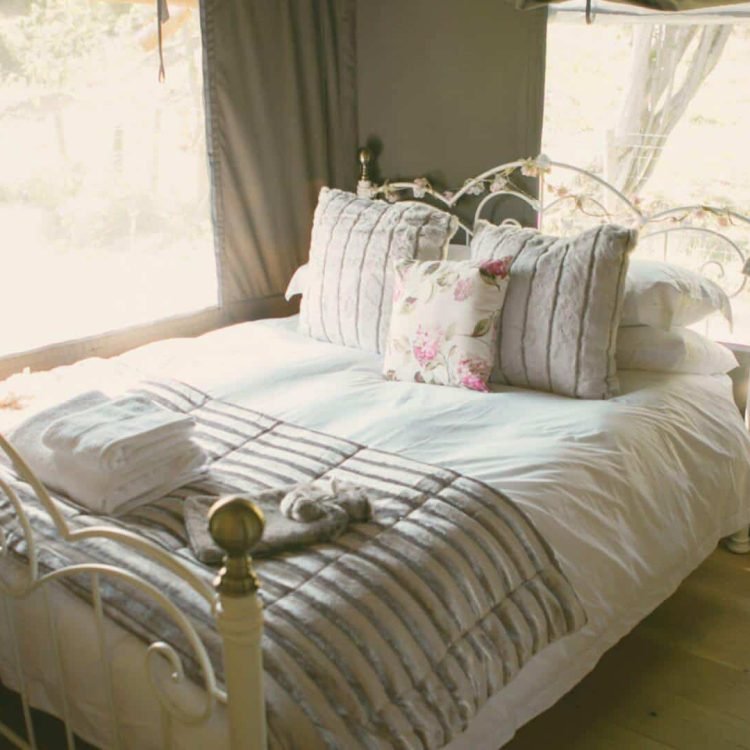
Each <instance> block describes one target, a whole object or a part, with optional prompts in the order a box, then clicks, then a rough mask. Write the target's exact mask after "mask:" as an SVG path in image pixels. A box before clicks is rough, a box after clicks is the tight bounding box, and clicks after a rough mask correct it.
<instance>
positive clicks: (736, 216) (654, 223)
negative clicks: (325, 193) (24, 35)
mask: <svg viewBox="0 0 750 750" xmlns="http://www.w3.org/2000/svg"><path fill="white" fill-rule="evenodd" d="M362 163H363V180H362V181H360V188H359V192H360V194H365V193H367V194H369V195H371V196H372V197H376V196H382V197H384V198H386V199H387V200H390V201H395V200H401V199H403V198H410V197H411V198H414V199H417V200H422V199H424V198H426V197H430V198H431V199H433V200H434V201H435V202H437V204H438V205H439V206H440V207H442V208H445V209H446V210H449V211H451V212H455V211H456V209H457V205H458V204H459V202H461V201H463V200H464V199H467V198H469V197H474V199H475V204H474V205H473V206H471V210H472V213H473V224H474V223H476V221H477V220H478V219H480V218H483V217H485V216H487V215H488V214H489V209H490V207H491V206H493V204H495V203H496V202H498V201H499V200H501V199H510V200H512V201H516V202H521V203H522V204H523V205H524V207H526V208H531V209H532V210H533V211H534V212H535V213H536V215H537V222H536V225H537V228H538V229H540V230H543V231H547V232H551V233H555V234H567V233H570V232H573V231H579V230H581V229H583V228H585V227H586V226H591V225H592V224H597V223H602V222H613V223H619V224H624V225H626V226H631V227H634V228H638V229H639V230H640V243H639V247H641V248H642V249H643V250H644V252H647V250H648V244H649V242H651V241H653V240H655V239H657V238H659V239H661V241H662V247H661V257H662V258H663V259H667V257H669V259H670V260H673V259H674V258H675V256H680V254H681V255H682V257H681V260H682V261H683V262H684V261H685V260H686V258H687V259H689V260H691V263H690V264H691V265H692V266H693V267H694V268H695V270H698V271H701V270H702V271H706V272H709V273H710V275H711V277H712V278H713V279H714V280H715V281H716V282H717V283H718V284H719V285H720V286H721V287H722V288H723V289H724V291H725V292H726V293H727V294H728V296H730V297H733V296H736V295H738V294H739V293H740V292H741V291H743V289H744V288H745V286H746V281H747V276H748V275H749V274H750V260H749V259H748V258H749V256H750V243H749V242H748V236H747V233H748V230H750V218H749V217H747V216H745V215H744V214H741V213H739V212H738V211H735V210H734V209H731V208H724V207H717V206H711V205H705V204H697V205H693V206H679V207H676V208H668V209H664V208H661V207H655V208H653V209H650V210H649V209H648V207H645V206H643V205H642V202H641V201H640V200H639V199H638V198H632V199H631V198H629V197H628V196H626V195H625V194H624V193H622V192H621V191H620V190H618V189H617V188H615V187H614V186H613V185H611V184H609V183H608V182H607V181H606V180H604V179H603V178H601V177H599V176H598V175H596V174H594V173H592V172H590V171H588V170H585V169H582V168H581V167H577V166H574V165H572V164H567V163H564V162H558V161H553V160H551V159H549V158H547V157H546V156H543V155H542V156H538V157H536V158H534V159H519V160H516V161H512V162H507V163H505V164H499V165H498V166H496V167H493V168H492V169H488V170H486V171H485V172H482V173H481V174H479V175H477V176H476V177H472V178H470V179H468V180H466V182H465V183H464V184H463V186H462V187H461V188H460V189H458V190H455V191H451V190H448V191H444V192H440V191H438V190H436V189H435V188H433V186H432V185H431V184H430V182H429V181H428V180H427V179H426V178H424V177H421V178H417V179H415V180H412V181H399V182H393V183H389V182H386V183H384V184H382V185H375V186H373V185H372V184H371V183H370V182H369V179H368V178H367V164H369V158H368V159H366V160H364V161H363V162H362ZM566 176H567V178H568V179H569V180H570V179H572V181H573V184H572V185H568V184H567V183H566V182H564V181H563V182H558V180H559V179H563V180H565V178H566ZM522 177H527V178H536V179H538V181H539V184H538V187H539V195H538V196H536V195H532V194H531V193H530V192H529V191H528V190H527V189H526V188H525V187H524V185H523V184H522V180H521V179H520V178H522ZM553 177H554V180H555V183H554V184H553V183H552V181H551V180H552V178H553ZM495 220H496V221H497V217H495ZM500 222H501V223H506V222H507V219H505V220H502V219H500ZM473 224H472V225H473ZM714 225H715V226H714ZM461 227H462V228H463V229H464V231H465V232H466V234H467V236H469V237H470V236H471V233H472V232H471V229H472V227H471V226H469V225H468V224H467V223H465V222H462V223H461ZM740 230H744V231H745V233H746V234H745V236H744V238H743V239H739V238H736V237H733V236H730V232H732V233H736V232H739V231H740ZM690 233H692V236H693V237H694V235H695V234H696V233H698V234H701V235H702V239H704V240H707V243H706V245H701V246H700V247H694V245H695V243H694V242H691V241H690V240H689V239H688V238H689V237H691V235H690ZM709 243H710V244H709ZM670 244H671V245H672V246H674V247H670ZM711 245H713V247H711ZM717 245H718V246H720V247H723V248H724V250H723V251H722V250H716V246H717ZM671 250H674V253H673V254H672V255H669V252H670V251H671ZM636 252H638V250H637V251H636ZM730 268H731V270H730Z"/></svg>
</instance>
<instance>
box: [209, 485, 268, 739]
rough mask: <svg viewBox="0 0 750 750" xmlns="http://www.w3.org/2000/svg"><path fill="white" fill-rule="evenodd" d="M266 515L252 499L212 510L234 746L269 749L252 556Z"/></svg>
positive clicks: (230, 499)
mask: <svg viewBox="0 0 750 750" xmlns="http://www.w3.org/2000/svg"><path fill="white" fill-rule="evenodd" d="M263 526H264V520H263V514H262V512H261V511H260V509H259V508H258V507H257V506H256V505H254V504H253V503H252V502H251V501H250V500H248V499H247V498H243V497H239V496H238V497H228V498H224V499H223V500H220V501H219V502H217V503H216V504H215V505H214V506H213V508H211V513H210V515H209V528H210V530H211V535H212V536H213V538H214V541H215V542H216V543H217V544H218V545H219V547H221V548H222V549H223V550H224V551H225V552H226V553H227V555H226V557H225V558H224V567H223V568H222V569H221V570H220V571H219V575H218V576H217V578H216V581H215V582H214V585H215V587H216V589H217V591H218V592H219V601H218V603H217V607H216V627H217V630H218V631H219V635H220V636H221V638H222V644H223V648H224V679H225V683H226V690H227V704H228V709H229V724H230V739H231V748H232V750H265V748H266V711H265V699H264V694H263V660H262V651H261V636H262V631H263V612H262V606H261V603H260V599H259V598H258V594H257V590H258V580H257V578H256V576H255V573H254V571H253V568H252V560H251V558H250V556H249V554H248V553H249V550H251V549H252V548H253V547H254V546H255V545H256V544H257V543H258V541H259V540H260V538H261V535H262V533H263Z"/></svg>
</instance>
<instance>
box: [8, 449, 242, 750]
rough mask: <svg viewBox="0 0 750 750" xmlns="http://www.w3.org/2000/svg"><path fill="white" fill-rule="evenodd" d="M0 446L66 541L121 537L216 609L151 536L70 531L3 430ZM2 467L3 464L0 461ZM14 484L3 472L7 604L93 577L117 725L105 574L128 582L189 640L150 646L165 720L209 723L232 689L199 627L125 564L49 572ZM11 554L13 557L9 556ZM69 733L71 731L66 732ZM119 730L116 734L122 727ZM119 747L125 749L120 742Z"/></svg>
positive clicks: (149, 662) (89, 589) (150, 666)
mask: <svg viewBox="0 0 750 750" xmlns="http://www.w3.org/2000/svg"><path fill="white" fill-rule="evenodd" d="M0 450H2V452H4V453H5V454H6V455H7V456H8V458H10V461H11V463H12V465H13V468H14V470H15V473H16V474H17V476H18V477H20V478H21V479H22V480H23V481H24V482H25V483H26V484H28V485H29V487H31V490H32V492H33V494H34V496H35V497H33V501H34V502H35V503H38V505H39V506H41V508H43V509H44V511H45V512H46V513H47V514H48V515H49V518H50V519H51V521H52V523H53V524H54V529H55V530H56V531H57V533H58V534H59V536H60V539H62V540H64V541H65V542H66V544H69V545H80V544H81V543H84V542H89V541H92V540H107V541H112V542H117V543H118V544H119V545H123V546H125V547H127V548H129V549H132V550H134V551H135V552H137V553H138V555H140V556H143V557H146V558H148V560H149V561H151V562H153V563H154V565H158V566H161V567H162V568H163V569H165V570H167V571H169V573H170V574H171V575H173V576H175V577H177V578H179V579H180V581H181V583H182V584H184V585H186V586H188V587H190V589H192V591H193V592H194V593H195V594H196V595H197V596H198V597H199V599H200V600H202V601H203V602H204V603H205V607H206V610H207V611H208V612H210V613H213V612H214V611H215V608H216V602H217V595H216V592H215V591H214V589H213V588H212V587H211V585H210V584H209V583H208V582H207V581H205V580H203V579H201V578H199V577H198V576H197V575H196V574H195V573H194V572H192V571H191V570H189V569H188V568H187V567H186V566H184V565H182V564H181V563H180V562H179V561H178V560H177V559H175V557H174V556H172V555H171V554H169V553H168V552H167V551H166V550H165V549H163V548H161V547H159V546H158V545H156V544H154V543H153V542H151V541H149V540H148V539H145V538H143V537H140V536H138V535H137V534H135V533H132V532H130V531H127V530H124V529H118V528H114V527H112V526H105V525H102V526H96V527H89V528H77V529H73V528H70V526H69V525H68V523H67V522H66V519H65V517H64V515H63V514H62V512H61V511H60V508H59V507H58V506H57V504H56V503H55V501H54V500H53V499H52V498H51V497H50V495H49V493H48V492H47V490H46V489H45V487H44V486H43V485H42V484H41V483H40V482H39V480H38V479H37V478H36V477H35V476H34V474H33V472H32V471H31V470H30V469H29V467H28V466H27V464H26V463H25V461H24V460H23V458H22V457H21V456H20V455H19V454H18V452H17V451H16V450H15V449H14V447H13V446H12V445H11V444H10V443H9V442H8V441H7V440H6V439H5V438H4V437H3V436H2V435H0ZM1 471H2V466H1V465H0V472H1ZM14 481H15V480H14V479H12V478H11V476H10V475H8V474H6V475H5V477H3V476H2V475H1V474H0V492H1V493H2V495H4V496H5V498H7V500H8V503H9V506H8V505H7V504H6V510H7V512H6V516H7V514H8V513H9V512H10V510H12V516H13V522H14V523H12V526H13V532H10V530H9V528H6V527H4V526H2V525H0V562H2V561H5V562H6V563H12V566H8V565H6V566H4V568H3V572H4V575H2V576H0V596H2V597H3V598H4V600H5V603H6V608H7V609H10V607H8V604H9V602H13V601H14V600H20V599H25V598H27V597H29V596H31V595H32V594H34V593H35V592H45V591H47V590H48V589H49V587H50V585H52V584H55V583H57V584H61V585H63V586H64V587H65V588H67V589H69V590H75V589H76V588H79V589H80V587H81V581H88V584H87V585H86V596H85V597H84V598H85V599H89V598H90V600H91V602H92V604H93V614H94V617H95V621H96V622H95V624H96V630H97V633H98V640H99V644H98V647H99V649H100V650H101V651H102V653H101V654H100V657H101V658H100V661H101V664H102V669H103V670H104V674H103V677H104V678H105V679H104V681H105V683H108V684H106V685H105V688H106V697H107V700H108V703H109V706H110V710H111V712H112V717H111V718H112V724H113V726H114V727H117V718H116V716H115V714H114V700H113V698H112V695H113V689H112V675H111V673H110V672H109V663H108V654H107V653H106V650H107V638H106V630H105V620H106V617H107V616H106V615H105V609H106V607H107V606H108V602H107V598H106V596H105V594H103V593H102V588H101V585H100V584H101V581H102V580H103V579H106V580H107V581H108V584H109V585H110V586H112V585H117V584H120V585H124V586H126V588H127V590H128V591H133V592H135V593H136V595H137V596H138V597H140V598H142V599H143V600H144V601H147V602H148V606H149V607H152V608H158V611H159V612H160V613H162V616H163V617H165V618H168V620H169V621H170V622H171V623H172V628H171V630H172V631H175V630H176V632H177V633H178V634H179V638H180V640H181V642H182V644H183V646H182V653H180V651H179V650H178V649H177V648H175V646H174V645H173V644H172V643H166V642H165V641H164V640H156V641H154V642H152V643H150V644H147V648H146V652H145V664H144V667H145V670H146V674H147V675H148V679H149V682H150V684H151V686H152V688H153V690H154V694H155V696H156V698H157V700H158V702H159V705H160V706H161V709H162V717H163V719H164V718H165V717H166V721H167V724H171V720H172V719H174V720H177V721H179V722H180V723H181V724H184V725H191V726H194V725H198V724H202V723H204V722H206V721H207V720H208V719H209V718H210V717H211V716H212V713H213V711H214V708H215V705H216V703H217V702H220V703H226V701H227V693H226V691H225V690H223V689H222V688H220V687H219V686H218V685H217V680H216V674H215V671H214V666H213V664H212V660H211V657H210V656H209V652H208V650H207V647H206V645H205V643H204V640H203V638H202V636H201V635H200V634H199V632H198V630H197V629H196V626H195V624H194V623H193V622H192V621H191V619H190V618H189V617H188V616H187V615H186V614H185V613H183V612H182V611H181V610H180V608H179V607H178V606H177V605H176V604H175V603H174V602H172V601H171V600H170V599H169V598H168V596H167V595H166V594H165V593H164V592H163V591H161V590H160V589H159V588H158V587H157V586H156V585H155V584H154V583H152V582H151V581H148V580H146V579H144V578H143V577H141V576H139V575H137V574H135V573H133V572H131V571H129V570H127V569H125V568H119V567H115V566H113V565H110V564H106V563H101V562H97V561H96V560H95V557H94V556H92V561H91V562H85V563H76V564H70V565H65V566H63V567H60V568H57V569H54V570H45V567H46V566H45V565H43V564H42V559H43V556H42V555H41V554H40V553H42V552H43V549H44V545H45V540H44V537H41V538H37V534H36V533H35V529H34V528H33V523H32V519H31V518H30V516H29V513H28V512H27V508H26V506H25V501H24V500H22V499H21V497H19V492H18V491H16V489H14V487H13V486H12V484H11V482H14ZM30 499H31V496H30ZM88 551H89V550H88V548H87V552H88ZM11 555H12V560H11V559H10V558H11ZM11 578H12V579H13V580H12V581H11V580H10V579H11ZM71 579H75V580H76V581H78V585H77V587H74V586H71V585H70V580H71ZM45 601H46V600H45ZM45 606H46V607H48V616H49V618H50V624H51V626H52V625H53V622H52V620H53V618H52V615H51V613H50V612H51V611H50V609H49V607H50V605H49V603H48V602H47V603H46V605H45ZM13 630H15V626H13V627H12V628H11V631H13ZM11 636H13V632H11ZM11 647H12V648H13V649H14V650H15V661H16V664H17V666H18V667H19V668H21V659H20V651H19V646H18V643H14V644H11ZM94 647H96V646H94ZM55 652H57V647H55ZM185 653H188V654H189V659H190V661H191V664H192V670H190V674H189V675H188V671H189V670H187V669H186V666H185V663H184V654H185ZM56 660H57V666H58V674H59V675H60V677H61V679H62V681H63V683H64V682H65V673H64V670H63V668H62V661H61V658H60V654H59V653H56ZM19 681H20V682H21V685H22V692H23V693H24V694H23V695H22V700H23V704H24V709H25V713H26V714H28V700H29V699H28V696H27V695H26V694H25V689H24V684H23V683H24V679H23V677H19ZM188 684H190V685H193V686H197V687H199V688H201V689H200V690H190V691H187V690H185V687H186V686H187V685H188ZM63 688H64V685H63ZM196 696H198V697H196ZM62 713H63V719H64V721H65V722H66V724H67V713H68V711H67V709H66V708H65V707H64V709H63V711H62ZM27 724H28V720H27ZM27 731H29V733H30V734H31V733H33V729H29V728H28V726H27ZM68 731H70V730H69V729H68ZM113 734H115V735H117V730H115V731H114V732H113ZM114 744H115V745H116V746H120V742H119V739H118V741H117V742H115V743H114Z"/></svg>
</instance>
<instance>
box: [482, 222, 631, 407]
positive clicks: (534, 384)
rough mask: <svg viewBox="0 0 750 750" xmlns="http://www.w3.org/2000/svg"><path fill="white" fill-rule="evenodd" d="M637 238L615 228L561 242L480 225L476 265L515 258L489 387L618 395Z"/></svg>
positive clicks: (602, 227)
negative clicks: (623, 320) (618, 355)
mask: <svg viewBox="0 0 750 750" xmlns="http://www.w3.org/2000/svg"><path fill="white" fill-rule="evenodd" d="M636 239H637V233H636V232H635V231H633V230H630V229H626V228H624V227H620V226H616V225H613V224H602V225H600V226H598V227H594V228H593V229H588V230H586V231H585V232H582V233H581V234H579V235H577V236H575V237H565V238H558V237H550V236H547V235H544V234H540V233H539V232H537V231H536V230H535V229H521V228H519V227H516V226H508V225H504V226H495V225H493V224H490V223H489V222H486V221H479V222H477V225H476V227H475V232H474V237H473V239H472V242H471V257H472V259H474V260H490V259H494V258H504V257H507V256H512V257H513V263H512V265H511V271H510V282H509V283H508V292H507V294H506V296H505V304H504V305H503V311H502V315H501V318H500V326H499V329H498V336H499V341H498V347H497V358H496V362H495V367H494V370H493V374H492V377H491V380H492V381H493V382H499V383H506V384H509V385H516V386H521V387H523V388H534V389H535V390H540V391H551V392H552V393H558V394H560V395H562V396H573V397H575V398H590V399H601V398H610V397H611V396H615V395H617V393H618V392H619V383H618V380H617V368H616V364H615V347H616V343H617V327H618V325H619V321H620V316H621V314H622V303H623V296H624V295H623V288H624V285H625V276H626V274H627V268H628V255H629V253H630V251H631V250H632V249H633V247H635V243H636Z"/></svg>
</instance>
